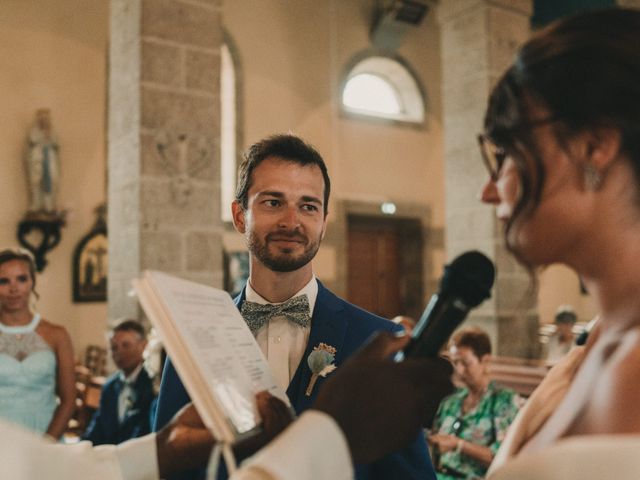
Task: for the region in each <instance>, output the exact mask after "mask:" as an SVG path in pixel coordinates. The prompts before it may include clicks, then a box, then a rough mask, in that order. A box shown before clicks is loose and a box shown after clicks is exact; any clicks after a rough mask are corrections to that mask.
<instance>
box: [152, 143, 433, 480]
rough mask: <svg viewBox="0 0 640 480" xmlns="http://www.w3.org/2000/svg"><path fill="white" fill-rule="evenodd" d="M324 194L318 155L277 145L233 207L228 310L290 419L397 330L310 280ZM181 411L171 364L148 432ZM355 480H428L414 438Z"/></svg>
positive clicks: (180, 391)
mask: <svg viewBox="0 0 640 480" xmlns="http://www.w3.org/2000/svg"><path fill="white" fill-rule="evenodd" d="M329 191H330V180H329V176H328V174H327V168H326V166H325V163H324V161H323V160H322V157H321V156H320V154H319V153H318V152H317V151H316V150H315V149H313V147H311V146H310V145H307V144H306V143H305V142H304V141H302V140H301V139H300V138H298V137H295V136H293V135H276V136H273V137H269V138H267V139H265V140H263V141H261V142H258V143H256V144H255V145H253V146H252V147H251V148H250V149H249V151H248V153H247V155H246V160H245V162H244V163H243V164H242V166H241V167H240V174H239V180H238V188H237V190H236V199H235V201H234V202H233V205H232V210H233V222H234V225H235V228H236V230H238V232H240V233H241V234H243V235H244V236H245V239H246V242H247V246H248V248H249V255H250V275H249V281H248V282H247V285H246V286H245V288H244V289H243V291H242V292H241V293H240V295H238V297H236V299H235V302H236V305H237V306H238V308H239V309H240V310H241V312H242V314H243V317H244V318H245V320H246V321H247V324H248V325H249V328H251V331H252V332H253V334H254V336H255V337H256V341H257V342H258V345H259V346H260V348H261V349H262V351H263V353H264V354H265V357H266V358H267V361H268V363H269V366H270V367H271V370H272V372H273V374H274V377H275V380H276V382H277V383H278V385H279V386H280V387H282V388H283V389H285V390H286V392H287V395H288V396H289V399H290V400H291V403H292V405H293V407H294V408H295V410H296V412H297V413H301V412H303V411H304V410H307V409H308V408H309V407H310V406H311V405H312V404H313V402H314V400H315V397H316V394H317V392H318V390H319V387H320V386H321V384H322V383H323V381H324V380H325V375H327V376H329V377H330V376H331V373H330V372H331V370H332V369H333V368H335V367H337V369H340V366H341V365H342V363H343V362H344V361H345V360H346V359H347V358H348V357H349V356H350V355H351V354H352V353H353V352H354V351H355V350H357V349H358V348H359V347H360V346H361V345H362V344H363V343H364V342H365V341H366V340H367V339H368V338H369V337H370V336H371V334H372V333H373V332H376V331H381V330H386V331H394V332H395V331H398V330H400V327H399V326H398V325H395V324H394V323H392V322H390V321H388V320H385V319H383V318H380V317H378V316H376V315H373V314H371V313H369V312H366V311H364V310H362V309H360V308H358V307H356V306H355V305H352V304H350V303H348V302H346V301H344V300H343V299H341V298H339V297H337V296H336V295H334V294H333V293H332V292H331V291H329V290H328V289H327V288H325V287H324V286H323V285H322V283H320V282H319V281H318V280H317V279H316V277H315V275H314V274H313V269H312V265H311V260H312V259H313V258H314V257H315V255H316V253H317V251H318V248H319V247H320V242H321V241H322V238H323V237H324V233H325V229H326V226H327V212H328V202H329ZM211 321H212V322H214V321H215V318H212V319H211ZM314 352H318V353H314ZM310 356H311V358H310ZM314 360H318V362H316V363H314V362H313V361H314ZM328 360H329V361H328ZM323 362H324V363H323ZM310 364H313V368H314V371H312V370H311V367H310ZM323 367H326V368H323ZM321 370H324V371H323V372H320V371H321ZM381 388H384V386H381ZM188 401H189V396H188V394H187V392H186V391H185V389H184V387H183V385H182V382H181V381H180V378H179V377H178V375H177V373H176V371H175V369H174V368H173V365H172V364H171V362H170V361H168V362H167V365H166V368H165V370H164V374H163V379H162V384H161V387H160V395H159V397H158V411H157V415H156V420H155V425H154V428H155V429H156V430H157V429H160V428H162V427H163V426H164V425H165V424H166V423H167V422H168V421H169V420H170V419H171V418H172V417H173V415H174V414H175V413H176V412H177V411H178V410H179V409H180V407H182V406H183V405H184V404H186V403H187V402H188ZM393 414H394V412H393V411H390V412H389V415H393ZM283 462H286V459H283ZM356 474H357V477H358V479H359V480H364V479H389V478H394V479H414V478H415V479H421V480H428V479H435V474H434V472H433V467H432V465H431V461H430V459H429V456H428V453H427V448H426V444H425V441H424V439H423V438H422V437H421V436H417V437H416V439H415V441H414V442H413V443H412V444H411V445H409V446H407V448H405V449H404V450H402V451H398V452H395V453H393V454H390V455H388V456H386V457H384V458H383V459H381V460H379V461H377V462H374V463H371V464H367V465H357V466H356ZM202 475H203V472H191V473H189V474H187V475H183V476H179V477H172V478H184V479H187V478H188V479H193V478H202Z"/></svg>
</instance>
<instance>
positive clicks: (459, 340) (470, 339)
mask: <svg viewBox="0 0 640 480" xmlns="http://www.w3.org/2000/svg"><path fill="white" fill-rule="evenodd" d="M450 343H451V345H453V346H455V347H457V348H460V347H467V348H470V349H471V351H472V352H473V354H474V355H475V356H476V357H478V360H482V357H484V356H485V355H489V354H490V353H491V339H490V338H489V335H487V332H485V331H484V330H482V329H481V328H478V327H467V328H463V329H461V330H458V331H457V332H456V333H454V334H453V337H451V342H450Z"/></svg>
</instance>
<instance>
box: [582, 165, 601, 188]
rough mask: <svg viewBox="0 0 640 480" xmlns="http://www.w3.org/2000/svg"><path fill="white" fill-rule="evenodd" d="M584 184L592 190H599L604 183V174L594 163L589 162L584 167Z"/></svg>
mask: <svg viewBox="0 0 640 480" xmlns="http://www.w3.org/2000/svg"><path fill="white" fill-rule="evenodd" d="M584 185H585V187H586V188H587V190H590V191H592V192H595V191H597V190H599V189H600V186H601V185H602V175H600V172H599V171H598V169H597V168H596V166H595V165H594V164H593V163H587V164H586V165H585V167H584Z"/></svg>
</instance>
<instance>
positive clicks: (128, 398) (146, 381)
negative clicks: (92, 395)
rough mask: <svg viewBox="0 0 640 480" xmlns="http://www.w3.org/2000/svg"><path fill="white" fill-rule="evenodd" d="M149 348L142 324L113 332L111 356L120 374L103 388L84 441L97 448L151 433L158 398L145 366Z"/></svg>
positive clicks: (127, 323) (129, 322) (127, 322)
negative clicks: (144, 356) (154, 401)
mask: <svg viewBox="0 0 640 480" xmlns="http://www.w3.org/2000/svg"><path fill="white" fill-rule="evenodd" d="M146 346H147V338H146V333H145V331H144V327H143V326H142V325H140V323H138V322H136V321H134V320H125V321H124V322H122V323H120V324H119V325H118V326H117V327H115V328H114V329H113V332H112V334H111V339H110V347H111V356H112V357H113V361H114V363H115V364H116V366H117V367H118V368H119V369H120V370H119V371H118V372H116V373H115V374H113V375H112V376H111V377H109V378H108V379H107V381H106V383H105V384H104V387H103V388H102V394H101V396H100V406H99V408H98V410H97V411H96V413H95V414H94V416H93V418H92V419H91V423H90V424H89V427H88V428H87V431H86V432H85V433H84V435H83V436H82V438H83V439H84V440H89V441H91V442H92V443H93V444H94V445H103V444H116V443H121V442H124V441H125V440H128V439H130V438H135V437H140V436H142V435H146V434H147V433H149V432H150V430H151V419H150V408H151V403H152V402H153V400H154V398H155V394H154V391H153V384H152V382H151V379H150V378H149V375H148V374H147V371H146V370H145V369H144V365H143V362H142V360H143V358H142V354H143V352H144V349H145V347H146Z"/></svg>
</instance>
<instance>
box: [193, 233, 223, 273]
mask: <svg viewBox="0 0 640 480" xmlns="http://www.w3.org/2000/svg"><path fill="white" fill-rule="evenodd" d="M186 259H187V262H186V263H187V270H189V271H207V272H215V271H219V270H221V269H222V235H221V234H220V233H210V232H190V233H188V234H187V235H186Z"/></svg>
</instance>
